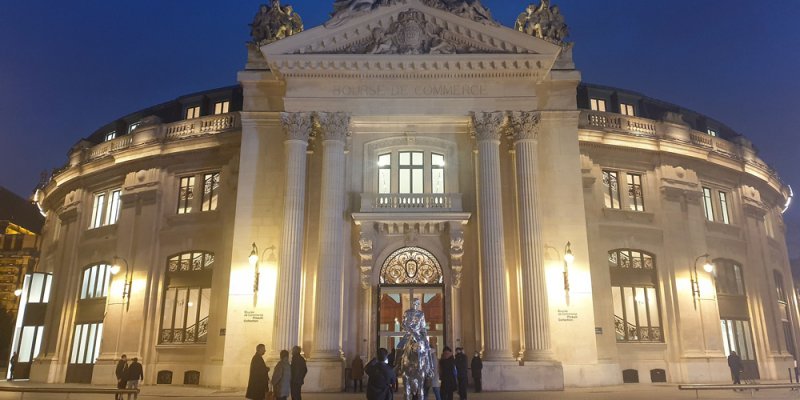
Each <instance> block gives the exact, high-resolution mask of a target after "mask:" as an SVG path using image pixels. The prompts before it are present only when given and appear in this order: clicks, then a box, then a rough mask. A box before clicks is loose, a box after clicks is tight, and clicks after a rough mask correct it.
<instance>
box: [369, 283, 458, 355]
mask: <svg viewBox="0 0 800 400" xmlns="http://www.w3.org/2000/svg"><path fill="white" fill-rule="evenodd" d="M415 298H418V299H420V303H421V304H422V311H423V312H424V313H425V322H427V324H428V340H429V341H430V343H431V346H436V348H437V351H438V352H441V350H442V347H444V344H445V343H446V341H445V340H446V339H447V331H446V326H447V323H446V321H447V313H446V308H445V296H444V286H443V285H425V286H392V285H382V286H379V289H378V324H377V325H378V347H379V348H381V347H383V348H385V349H387V350H389V351H390V352H391V350H392V349H396V348H397V344H398V343H399V342H400V339H402V337H403V327H402V322H403V314H404V313H405V311H406V310H408V309H410V308H411V307H412V306H411V301H412V300H413V299H415Z"/></svg>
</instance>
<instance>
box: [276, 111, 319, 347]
mask: <svg viewBox="0 0 800 400" xmlns="http://www.w3.org/2000/svg"><path fill="white" fill-rule="evenodd" d="M281 123H282V125H283V128H284V131H285V133H286V140H285V141H284V142H283V143H284V148H285V154H286V183H285V184H286V187H285V192H284V201H283V215H284V221H283V233H282V236H281V248H280V253H279V254H280V270H279V272H278V284H277V288H276V296H275V327H274V336H273V337H274V338H275V340H274V343H273V346H272V351H273V352H274V353H275V354H274V355H277V352H279V351H281V350H291V348H292V347H294V346H297V345H299V344H300V343H299V340H300V296H299V293H300V286H301V280H302V272H303V271H302V269H303V228H304V226H305V222H304V216H305V211H304V209H305V191H306V148H307V147H308V138H309V135H310V133H311V127H312V121H311V114H310V113H282V114H281ZM265 184H268V183H267V182H265ZM272 355H273V354H271V356H272ZM276 358H277V357H276Z"/></svg>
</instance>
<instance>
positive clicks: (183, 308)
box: [159, 251, 215, 344]
mask: <svg viewBox="0 0 800 400" xmlns="http://www.w3.org/2000/svg"><path fill="white" fill-rule="evenodd" d="M214 260H215V258H214V254H213V253H209V252H205V251H192V252H186V253H181V254H176V255H174V256H172V257H170V258H169V259H168V260H167V271H166V274H167V282H169V285H168V287H167V288H166V290H165V293H164V304H163V308H162V316H161V333H160V335H159V343H161V344H191V343H205V342H206V341H207V340H208V319H209V314H210V309H211V283H212V281H211V278H212V274H213V268H214Z"/></svg>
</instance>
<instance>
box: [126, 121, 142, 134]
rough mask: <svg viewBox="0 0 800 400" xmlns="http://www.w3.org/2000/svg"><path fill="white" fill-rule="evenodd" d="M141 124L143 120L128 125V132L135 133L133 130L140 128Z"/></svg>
mask: <svg viewBox="0 0 800 400" xmlns="http://www.w3.org/2000/svg"><path fill="white" fill-rule="evenodd" d="M141 124H142V121H136V122H134V123H132V124H130V125H128V133H133V131H135V130H136V128H138V127H139V125H141Z"/></svg>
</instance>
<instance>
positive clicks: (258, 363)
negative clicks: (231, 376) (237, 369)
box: [245, 344, 308, 400]
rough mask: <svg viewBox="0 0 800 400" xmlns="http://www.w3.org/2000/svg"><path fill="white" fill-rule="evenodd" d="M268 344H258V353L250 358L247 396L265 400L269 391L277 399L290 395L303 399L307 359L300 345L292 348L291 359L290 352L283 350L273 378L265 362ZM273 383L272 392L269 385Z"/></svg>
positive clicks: (281, 399)
mask: <svg viewBox="0 0 800 400" xmlns="http://www.w3.org/2000/svg"><path fill="white" fill-rule="evenodd" d="M266 352H267V348H266V346H264V345H263V344H259V345H258V346H256V354H255V355H253V359H252V360H250V377H249V379H248V381H247V393H246V394H245V397H246V398H248V399H251V400H265V399H266V398H267V394H268V393H272V397H274V398H275V399H277V400H286V399H287V398H288V397H289V396H290V395H291V396H292V400H301V390H302V387H303V383H304V382H305V378H306V373H307V372H308V368H307V367H306V359H305V358H303V356H302V354H300V346H295V347H294V348H292V359H291V362H290V361H289V352H288V351H286V350H281V353H280V360H279V361H278V363H277V364H275V371H274V372H273V373H272V380H270V378H269V371H270V369H269V367H267V364H266V363H265V362H264V353H266ZM270 384H272V392H270V390H269V387H270Z"/></svg>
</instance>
